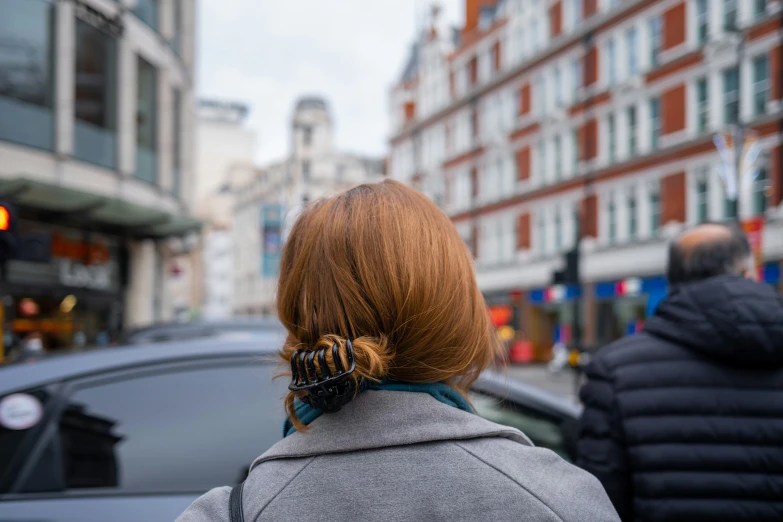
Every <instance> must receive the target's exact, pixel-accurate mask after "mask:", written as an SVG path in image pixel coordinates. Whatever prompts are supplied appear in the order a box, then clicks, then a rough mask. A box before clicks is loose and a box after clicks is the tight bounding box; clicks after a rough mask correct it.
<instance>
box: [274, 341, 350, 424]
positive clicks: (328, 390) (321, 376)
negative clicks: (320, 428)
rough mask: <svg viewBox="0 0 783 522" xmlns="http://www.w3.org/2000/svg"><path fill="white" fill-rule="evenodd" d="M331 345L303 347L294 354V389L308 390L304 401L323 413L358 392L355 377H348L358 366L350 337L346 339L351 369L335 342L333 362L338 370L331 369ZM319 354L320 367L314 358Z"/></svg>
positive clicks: (338, 409)
mask: <svg viewBox="0 0 783 522" xmlns="http://www.w3.org/2000/svg"><path fill="white" fill-rule="evenodd" d="M327 350H329V348H319V349H318V350H312V351H302V350H297V351H295V352H294V355H292V356H291V384H289V385H288V389H289V390H291V391H305V392H307V395H305V396H304V397H302V401H304V402H305V403H307V404H308V405H310V406H312V407H313V408H315V409H317V410H321V411H322V412H324V413H334V412H338V411H340V408H342V407H343V406H345V405H346V404H347V403H348V402H350V401H351V399H353V397H354V395H355V394H356V381H355V380H354V379H351V378H349V377H350V375H351V374H352V373H353V372H354V370H355V369H356V357H355V356H354V353H353V345H352V344H351V341H350V339H349V340H346V341H345V351H346V358H347V360H348V369H347V370H346V369H344V368H343V361H342V358H341V357H340V347H339V346H337V344H336V343H335V344H333V345H332V347H331V350H332V362H333V364H334V369H335V372H334V373H332V371H331V370H330V369H329V365H328V364H327V361H326V352H327ZM316 357H317V358H318V368H317V369H316V367H315V359H316Z"/></svg>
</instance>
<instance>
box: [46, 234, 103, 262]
mask: <svg viewBox="0 0 783 522" xmlns="http://www.w3.org/2000/svg"><path fill="white" fill-rule="evenodd" d="M52 257H56V258H60V259H70V260H72V261H77V262H80V263H83V262H86V263H87V264H90V265H93V264H97V265H101V264H106V263H108V262H109V260H110V259H111V252H110V250H109V247H108V246H107V245H106V243H104V242H102V241H95V242H89V243H88V242H87V241H81V240H78V239H70V238H68V237H65V236H63V235H61V234H58V233H55V234H52Z"/></svg>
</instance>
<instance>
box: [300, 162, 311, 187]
mask: <svg viewBox="0 0 783 522" xmlns="http://www.w3.org/2000/svg"><path fill="white" fill-rule="evenodd" d="M302 181H303V182H305V183H310V162H309V161H307V160H304V161H302Z"/></svg>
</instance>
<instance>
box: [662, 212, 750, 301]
mask: <svg viewBox="0 0 783 522" xmlns="http://www.w3.org/2000/svg"><path fill="white" fill-rule="evenodd" d="M752 254H753V253H752V251H751V249H750V243H749V242H748V238H747V237H745V234H744V233H743V232H742V230H740V229H739V228H738V227H736V226H729V225H723V224H719V223H706V224H703V225H698V226H696V227H694V228H692V229H690V230H687V231H686V232H684V233H683V234H682V235H680V237H678V238H677V239H676V240H675V241H674V242H673V243H672V244H671V246H670V247H669V267H668V274H667V277H668V279H669V284H671V285H672V286H677V285H681V284H686V283H693V282H696V281H701V280H703V279H707V278H710V277H715V276H719V275H732V274H733V275H741V276H743V277H747V278H748V279H756V278H757V274H756V271H755V269H754V263H753V255H752Z"/></svg>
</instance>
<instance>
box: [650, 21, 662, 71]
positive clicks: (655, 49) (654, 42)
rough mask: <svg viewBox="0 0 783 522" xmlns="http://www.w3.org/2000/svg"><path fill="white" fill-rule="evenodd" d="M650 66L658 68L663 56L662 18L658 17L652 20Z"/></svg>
mask: <svg viewBox="0 0 783 522" xmlns="http://www.w3.org/2000/svg"><path fill="white" fill-rule="evenodd" d="M650 37H651V42H650V64H651V65H652V66H653V67H657V66H658V63H659V61H660V54H661V17H660V16H656V17H653V18H652V19H651V20H650Z"/></svg>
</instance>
